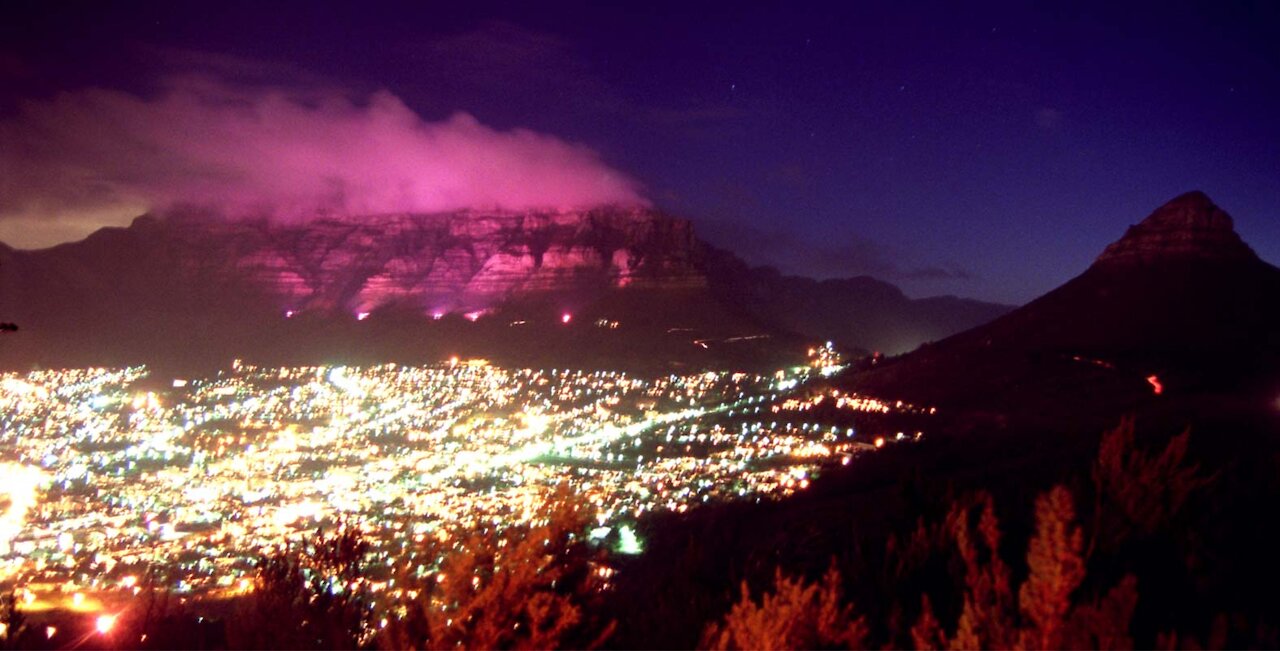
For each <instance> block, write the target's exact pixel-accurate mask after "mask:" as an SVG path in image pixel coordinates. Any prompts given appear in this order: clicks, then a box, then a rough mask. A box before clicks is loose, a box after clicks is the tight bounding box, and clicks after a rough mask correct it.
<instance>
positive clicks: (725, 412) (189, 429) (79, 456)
mask: <svg viewBox="0 0 1280 651" xmlns="http://www.w3.org/2000/svg"><path fill="white" fill-rule="evenodd" d="M819 368H823V367H799V368H795V369H790V370H787V371H779V372H778V373H777V374H769V375H755V374H746V373H727V372H706V373H699V374H695V375H682V376H675V375H672V376H666V377H659V378H640V377H635V376H631V375H628V374H626V373H617V372H604V371H600V372H584V371H568V370H555V369H545V370H534V369H523V370H511V369H503V368H498V367H495V366H492V365H490V364H488V363H486V362H484V361H483V360H458V359H456V358H455V359H452V360H450V361H449V362H448V363H445V364H442V365H438V366H429V367H405V366H396V365H385V366H378V367H370V368H353V367H340V366H339V367H325V366H318V367H301V368H257V367H253V366H247V365H243V364H236V365H234V366H233V367H232V369H230V370H229V371H225V372H222V373H219V374H218V375H216V376H214V377H208V378H197V379H179V380H172V381H171V382H166V383H165V385H167V388H158V387H161V386H162V385H161V384H160V383H158V382H157V381H156V380H157V378H152V377H149V372H148V371H147V369H145V368H138V367H135V368H124V369H85V370H67V371H42V372H37V373H31V374H28V375H23V376H18V375H8V376H0V427H2V429H0V454H2V455H3V456H2V457H0V458H4V459H7V460H8V461H6V462H5V463H6V465H4V466H3V467H0V473H2V474H0V476H2V477H3V478H4V479H3V482H4V483H3V485H2V488H3V490H4V491H5V493H6V494H7V495H8V496H9V498H8V500H9V503H10V505H11V506H10V508H9V510H8V511H6V512H5V513H4V515H3V518H0V536H3V537H2V539H0V542H2V543H3V544H4V545H5V546H6V547H5V548H3V549H0V572H2V574H0V578H3V579H4V582H5V585H6V586H24V587H23V590H24V591H25V592H24V593H23V594H24V595H31V596H32V599H34V598H35V594H36V593H37V592H38V593H40V597H41V599H42V601H43V603H45V605H47V606H57V605H62V606H65V607H71V608H75V609H85V610H90V611H95V610H99V609H100V608H101V607H103V606H102V603H104V602H103V598H104V595H105V596H107V597H110V596H112V595H115V596H121V595H134V594H138V592H139V591H140V590H141V586H139V585H138V578H137V577H138V576H141V575H144V574H146V573H147V571H148V570H154V569H156V568H160V569H162V570H163V572H161V573H160V575H162V576H167V577H170V578H169V581H170V584H169V585H167V586H165V587H168V588H170V589H173V590H176V591H178V592H196V593H204V594H211V593H212V594H235V593H239V592H244V591H245V590H248V589H250V587H251V583H250V581H249V577H251V575H252V571H253V565H254V561H255V559H256V555H257V554H258V552H259V551H260V550H262V549H264V548H271V547H275V546H278V545H280V544H282V543H283V542H285V541H288V540H295V539H298V538H300V537H304V536H306V535H308V534H310V533H311V532H314V531H315V529H316V528H317V527H318V526H324V525H325V524H326V523H332V522H334V521H336V520H338V519H343V520H346V521H348V522H353V523H356V524H357V526H359V527H360V528H361V529H362V531H363V533H364V534H365V536H366V537H367V538H368V539H369V540H370V541H371V543H372V549H373V551H372V552H371V555H372V563H373V566H374V567H382V568H384V569H385V576H376V575H375V576H372V577H370V579H369V587H370V589H373V590H375V591H378V590H385V591H386V592H387V593H388V594H392V595H393V596H394V593H395V591H396V590H397V589H396V588H395V579H394V578H392V577H393V575H394V573H395V572H394V570H403V569H404V568H403V566H402V565H401V564H402V563H403V562H404V559H405V558H408V557H409V556H410V555H411V554H410V552H411V550H412V549H414V548H415V545H416V543H421V542H422V541H423V540H424V539H425V537H427V536H433V537H443V538H445V539H448V538H449V537H451V536H453V534H454V533H455V532H456V531H457V530H459V529H473V528H488V527H498V528H502V527H505V526H510V525H512V524H517V523H523V522H528V521H529V520H530V518H532V517H533V516H534V514H536V513H537V512H538V511H539V508H540V507H541V505H542V504H543V503H544V501H545V500H546V498H547V496H548V494H549V493H550V492H552V491H553V490H555V487H556V486H558V485H560V484H562V483H565V482H568V483H569V484H570V485H571V486H572V487H573V489H574V490H575V492H576V493H577V494H578V495H579V496H580V498H581V499H584V500H586V501H587V502H589V503H590V505H591V507H592V509H593V511H594V512H595V513H597V514H598V516H597V517H598V523H597V525H598V529H597V530H607V531H611V532H613V534H612V536H613V538H611V540H614V542H613V543H612V544H614V545H615V547H616V548H617V549H619V550H620V551H624V552H635V551H638V550H640V549H641V548H642V543H641V541H640V540H639V539H638V538H637V537H636V536H635V533H634V530H633V529H631V528H630V525H629V523H631V522H634V521H635V520H636V519H638V518H641V517H644V516H645V515H646V514H648V513H652V512H654V511H659V510H674V511H685V510H687V509H689V508H691V507H694V506H696V505H699V504H703V503H707V502H710V501H717V500H727V499H761V498H764V497H772V496H784V495H787V494H790V493H791V492H793V491H795V490H801V489H804V488H806V487H807V486H808V485H809V482H810V480H811V478H812V476H813V474H814V472H815V471H817V470H818V469H820V468H821V467H822V466H823V465H824V464H828V463H839V462H841V461H843V462H846V463H847V462H848V459H849V458H850V456H852V455H853V454H855V453H857V452H858V451H860V450H865V449H871V448H872V444H870V443H868V442H864V441H860V440H858V439H857V437H856V436H855V433H854V430H853V428H851V427H850V428H837V427H832V426H827V425H822V424H819V423H813V422H807V423H806V422H798V421H797V420H796V419H791V420H789V421H787V422H781V423H780V422H777V421H766V420H763V419H764V418H766V417H768V416H770V415H772V414H773V412H774V410H775V408H776V407H777V406H778V405H781V404H790V402H792V401H794V400H795V398H794V397H793V396H794V394H790V393H788V391H790V390H791V389H793V388H795V387H797V386H804V383H805V382H807V381H808V380H809V379H811V378H814V377H817V375H818V369H819ZM428 570H429V567H427V566H426V565H423V566H420V567H417V568H416V571H418V572H424V571H428ZM375 574H376V573H375ZM86 595H88V596H86ZM104 617H107V616H106V615H104ZM99 624H100V627H101V626H106V627H107V628H110V626H111V625H113V624H114V619H102V620H100V621H99Z"/></svg>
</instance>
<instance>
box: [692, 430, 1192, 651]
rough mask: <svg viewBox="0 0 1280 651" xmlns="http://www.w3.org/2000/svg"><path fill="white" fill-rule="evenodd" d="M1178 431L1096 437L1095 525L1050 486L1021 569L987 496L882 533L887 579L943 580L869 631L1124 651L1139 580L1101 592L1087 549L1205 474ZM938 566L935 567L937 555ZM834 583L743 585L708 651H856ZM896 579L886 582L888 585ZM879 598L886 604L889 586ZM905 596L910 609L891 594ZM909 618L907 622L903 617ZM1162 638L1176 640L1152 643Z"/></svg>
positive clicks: (1137, 529)
mask: <svg viewBox="0 0 1280 651" xmlns="http://www.w3.org/2000/svg"><path fill="white" fill-rule="evenodd" d="M1187 439H1188V436H1187V435H1186V434H1183V435H1182V436H1179V437H1177V438H1175V439H1173V440H1172V441H1171V442H1170V443H1169V444H1168V445H1167V446H1166V447H1165V448H1164V450H1162V451H1161V452H1160V453H1158V454H1148V453H1146V452H1144V451H1141V450H1138V449H1136V448H1135V446H1134V443H1133V440H1134V436H1133V423H1132V421H1125V422H1123V423H1122V424H1121V425H1120V426H1119V427H1117V428H1116V429H1114V430H1112V431H1110V432H1108V433H1107V434H1106V435H1104V437H1103V440H1102V444H1101V446H1100V449H1099V454H1098V458H1097V460H1096V462H1095V464H1094V467H1093V472H1092V479H1093V489H1094V498H1095V499H1094V503H1095V508H1094V514H1093V515H1094V518H1093V520H1094V523H1095V524H1094V526H1093V529H1092V531H1089V532H1088V536H1089V537H1088V540H1090V541H1091V542H1090V544H1089V545H1088V546H1087V547H1086V544H1085V541H1086V531H1085V529H1084V527H1083V526H1082V525H1081V524H1080V522H1079V518H1078V516H1077V509H1076V499H1075V497H1074V496H1073V494H1072V491H1071V490H1070V489H1068V488H1067V486H1065V485H1061V484H1060V485H1057V486H1054V487H1053V488H1051V489H1050V490H1048V491H1047V492H1045V493H1043V494H1041V495H1040V496H1039V497H1038V498H1037V499H1036V500H1035V519H1034V523H1035V526H1034V533H1033V534H1032V536H1031V538H1030V541H1029V542H1028V544H1027V548H1026V552H1025V561H1026V564H1025V568H1026V570H1025V576H1024V578H1023V579H1022V580H1021V582H1020V583H1015V581H1014V571H1013V570H1012V569H1011V567H1010V565H1009V564H1007V563H1006V562H1005V560H1004V559H1003V558H1002V556H1001V545H1002V542H1003V540H1002V532H1001V528H1000V522H999V519H998V517H997V516H996V510H995V504H994V499H993V498H992V496H991V495H990V494H989V493H986V492H977V493H974V494H971V495H969V496H967V497H965V498H962V499H960V500H957V501H956V502H955V503H953V504H952V506H951V509H950V511H949V513H948V515H947V516H946V518H945V520H944V521H943V522H941V523H934V524H932V525H926V524H925V523H924V522H923V521H921V522H920V523H919V524H918V526H917V528H916V530H915V532H914V533H913V535H912V536H911V537H910V538H909V540H908V542H907V544H906V545H905V546H899V545H898V544H897V541H896V540H891V542H890V545H889V553H888V555H887V565H888V566H889V567H888V569H887V576H889V577H896V579H898V580H900V584H901V585H913V584H915V583H913V582H912V581H908V580H906V579H908V578H910V576H911V575H912V574H919V573H921V572H928V571H929V570H928V568H929V567H930V566H932V567H934V568H937V567H939V566H941V567H944V568H947V569H946V570H945V572H946V575H947V576H949V577H951V578H950V579H948V580H944V581H941V582H938V581H934V582H933V583H932V584H933V585H937V584H938V583H942V584H943V585H944V586H945V587H944V588H943V589H941V590H939V589H935V590H933V591H932V592H930V591H928V590H926V591H924V593H923V594H916V595H914V596H911V595H898V596H897V598H898V599H899V600H900V602H899V603H898V604H897V605H896V606H895V608H894V609H893V612H895V613H899V614H900V613H904V612H909V611H914V612H916V613H917V615H916V616H915V618H914V620H910V619H904V618H902V617H895V618H894V619H893V621H889V622H881V623H880V626H879V627H878V629H879V630H880V631H881V632H882V634H883V635H884V636H885V640H884V641H883V644H885V645H887V646H890V647H900V646H913V647H915V648H917V649H952V650H955V651H962V650H971V649H989V648H996V649H1061V648H1071V649H1077V648H1078V649H1127V648H1133V646H1134V641H1133V639H1132V637H1131V634H1130V631H1131V624H1132V620H1133V617H1134V612H1135V609H1136V608H1137V604H1138V580H1137V578H1136V577H1135V576H1134V575H1133V574H1132V573H1126V574H1124V575H1123V576H1122V577H1121V578H1120V579H1119V580H1118V581H1115V582H1114V583H1112V584H1110V585H1107V586H1105V587H1103V586H1101V585H1100V581H1099V580H1097V578H1094V579H1093V580H1090V579H1091V577H1090V576H1089V570H1088V568H1089V561H1090V555H1091V554H1092V553H1093V552H1094V550H1095V549H1096V548H1101V547H1105V548H1108V549H1116V548H1119V547H1122V546H1124V545H1126V544H1128V543H1129V542H1131V541H1132V540H1133V539H1135V538H1138V537H1141V536H1150V535H1154V534H1157V533H1158V532H1160V531H1161V530H1163V529H1164V528H1165V527H1167V526H1168V525H1169V523H1170V522H1171V521H1172V520H1173V519H1174V518H1176V517H1177V516H1178V513H1179V511H1180V510H1181V508H1182V507H1183V505H1184V504H1185V503H1186V501H1187V499H1188V497H1189V496H1190V495H1192V494H1193V493H1194V492H1195V491H1197V490H1199V489H1200V488H1203V487H1204V486H1206V485H1207V484H1208V482H1209V481H1210V480H1208V479H1205V478H1203V477H1202V476H1200V474H1199V472H1198V469H1197V468H1196V467H1195V466H1193V465H1189V464H1186V463H1185V454H1186V449H1187ZM939 561H941V562H939ZM842 584H843V579H842V577H841V576H840V574H839V572H838V571H837V570H836V569H835V566H834V563H833V565H832V568H831V569H830V570H828V572H827V574H826V576H825V577H824V579H823V581H822V583H821V586H819V585H811V584H806V583H804V581H803V579H795V578H789V577H786V576H784V575H783V574H782V572H781V570H778V571H777V575H776V579H775V582H774V587H773V590H772V592H768V593H765V594H764V595H763V596H762V597H761V599H760V600H759V601H752V600H751V599H750V594H749V591H748V588H747V586H746V584H745V582H744V584H743V587H742V591H743V593H742V599H741V601H739V602H738V603H737V604H736V605H734V606H733V608H732V610H730V611H729V613H728V614H727V615H726V616H725V617H724V619H723V621H721V622H719V623H716V624H712V625H710V626H709V627H708V628H707V630H706V632H705V634H704V644H706V645H711V646H715V647H716V648H738V649H753V648H759V649H802V648H833V647H837V646H842V647H847V648H863V647H865V646H867V645H868V642H869V641H870V638H871V636H870V635H869V633H868V631H869V628H870V627H868V625H867V622H866V617H865V616H857V617H856V618H855V617H854V609H853V606H852V605H851V604H845V603H842V602H841V601H840V598H839V594H840V587H841V585H842ZM894 584H899V581H897V580H895V581H893V582H892V583H891V586H892V585H894ZM883 596H884V597H885V598H888V599H893V598H894V596H895V595H894V594H893V591H892V590H890V589H885V590H883ZM903 599H906V600H910V599H915V600H916V601H917V602H918V604H919V605H918V607H912V606H913V605H914V604H903V603H901V600H903ZM938 602H944V603H959V604H960V606H959V614H958V615H956V616H954V618H947V619H949V620H950V623H949V624H947V623H944V621H943V620H944V618H943V617H941V616H940V614H939V613H938V611H937V610H936V609H935V604H936V603H938ZM907 621H910V622H911V624H910V625H909V626H908V625H907V624H906V623H904V622H907ZM1161 639H1162V640H1163V641H1165V642H1167V643H1172V642H1174V641H1176V639H1177V638H1176V636H1174V635H1166V636H1162V638H1161Z"/></svg>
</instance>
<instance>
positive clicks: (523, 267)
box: [0, 207, 1006, 366]
mask: <svg viewBox="0 0 1280 651" xmlns="http://www.w3.org/2000/svg"><path fill="white" fill-rule="evenodd" d="M1005 309H1006V308H1004V307H1003V306H995V305H990V304H985V303H980V302H977V301H964V300H962V299H926V300H919V301H917V300H912V299H910V298H907V297H906V296H905V295H903V294H902V293H901V291H900V290H898V289H897V288H896V287H894V286H892V285H889V284H888V283H884V282H882V281H877V280H874V279H870V278H858V279H849V280H847V281H837V282H832V281H827V282H823V283H815V282H814V281H810V280H808V279H802V278H793V277H784V276H780V275H778V274H777V273H776V272H772V271H770V270H768V269H764V268H751V267H748V266H747V265H745V264H743V263H742V262H741V261H739V260H737V258H736V257H734V256H733V255H732V254H731V253H728V252H724V251H717V250H715V249H713V248H711V247H710V246H708V245H706V244H705V243H703V242H701V241H700V240H699V239H698V238H697V237H695V235H694V233H693V229H692V226H691V224H690V223H689V222H688V221H687V220H684V219H680V218H676V217H671V216H669V215H665V214H663V213H661V212H658V211H654V210H649V209H639V208H623V207H599V208H593V209H590V210H582V211H565V212H554V211H546V212H537V211H530V212H519V213H516V212H503V211H474V210H473V211H460V212H451V213H441V214H394V215H375V216H364V217H358V218H355V217H328V216H320V217H317V218H315V219H312V220H309V221H306V222H296V223H290V222H273V221H266V220H225V219H219V218H216V217H211V216H208V215H202V214H198V213H179V214H172V215H168V216H166V217H164V218H160V217H153V216H144V217H140V218H138V219H137V220H135V221H134V223H133V224H131V225H130V226H129V227H127V228H108V229H102V230H100V231H98V232H96V233H94V234H92V235H90V236H89V237H88V238H86V239H85V240H82V241H80V242H73V243H67V244H63V245H59V246H56V247H53V248H50V249H45V250H38V251H18V250H13V249H10V248H8V247H3V246H0V314H3V315H4V316H5V318H6V320H13V321H16V322H18V323H20V324H22V326H23V328H24V332H25V333H27V334H26V335H24V337H23V339H24V341H23V343H22V344H21V345H18V343H17V341H16V340H11V341H13V342H14V343H11V344H10V346H9V349H8V350H2V349H0V363H3V364H7V365H9V366H13V365H15V364H17V365H19V366H20V365H22V364H30V363H71V362H69V361H64V362H54V360H55V358H61V357H63V356H65V355H64V353H65V352H66V350H67V349H68V348H69V347H77V346H78V347H79V348H80V349H81V352H80V354H78V356H77V357H76V360H77V361H76V363H81V364H83V363H98V362H94V361H92V360H94V359H97V353H98V351H116V353H113V354H111V355H107V356H106V357H104V359H110V360H111V361H112V363H119V362H127V361H128V360H130V359H132V358H134V357H136V356H138V355H139V354H144V355H148V356H153V355H157V354H159V353H155V352H153V351H152V348H153V347H154V346H153V344H155V345H159V344H160V343H164V342H168V343H170V344H171V346H170V349H173V350H178V349H181V348H182V347H183V346H187V347H190V346H192V345H195V346H203V347H205V348H208V349H209V351H211V352H210V354H211V355H212V354H213V352H214V351H215V349H218V346H222V349H218V350H219V351H220V352H218V354H220V355H222V356H227V355H234V354H236V353H235V351H236V350H239V349H240V348H244V349H266V348H267V346H268V344H267V343H266V342H268V341H274V342H275V343H274V344H272V346H274V348H272V349H271V350H270V351H268V352H272V353H274V352H275V350H277V349H286V348H287V349H291V350H294V349H296V350H298V351H299V353H298V355H296V356H295V357H292V358H291V359H295V358H296V359H298V360H305V359H307V358H308V355H309V353H307V354H304V353H306V351H311V350H312V348H313V347H312V346H311V342H313V341H317V342H318V341H320V340H321V339H323V340H324V342H323V345H321V344H317V345H316V347H314V352H316V354H320V352H322V351H336V352H334V354H338V353H342V352H344V351H347V350H350V349H357V348H361V349H367V350H369V351H370V353H369V354H368V355H367V356H366V357H365V358H362V359H370V360H372V359H383V358H385V359H387V360H388V361H392V360H398V359H401V358H402V353H403V352H404V351H427V350H432V351H435V350H437V349H439V350H444V349H445V348H446V347H448V346H451V345H452V343H453V342H455V341H462V340H466V339H467V338H468V337H472V338H474V337H473V335H474V336H479V335H477V333H479V332H480V330H481V329H483V328H486V327H490V326H492V327H493V328H499V327H500V328H507V324H527V325H528V326H529V327H532V326H534V325H537V326H538V327H543V326H547V325H551V326H558V325H561V323H560V322H561V319H562V318H564V317H568V318H569V319H576V320H577V321H578V322H585V323H596V322H601V323H605V324H614V325H610V326H609V327H616V326H621V330H620V331H619V332H618V333H617V334H616V336H615V337H614V338H615V339H617V340H618V341H617V342H615V344H616V345H615V344H609V345H608V346H605V345H604V344H602V347H601V348H600V350H604V349H605V348H609V347H612V348H615V349H617V350H619V351H624V352H625V354H626V355H627V356H628V357H629V358H634V357H637V356H639V353H638V352H636V350H635V349H638V348H639V347H640V346H639V345H638V343H637V342H641V341H644V342H648V343H647V344H646V345H652V346H657V347H659V348H664V349H669V352H670V355H668V356H667V357H668V359H669V360H680V359H682V358H683V357H685V352H687V351H688V350H690V349H692V351H693V353H695V356H697V355H703V353H702V351H704V350H707V349H709V348H710V347H711V346H712V345H713V342H715V341H737V342H741V341H755V342H760V341H770V342H773V344H772V345H774V347H775V348H787V349H788V350H791V349H795V350H804V346H803V345H802V342H801V340H802V339H808V340H810V341H813V340H835V341H838V342H840V343H842V344H844V345H846V346H850V347H860V348H864V349H867V350H881V349H885V348H886V347H888V348H889V350H890V352H895V351H897V350H902V349H907V348H910V347H914V346H915V345H918V344H919V343H920V342H922V341H929V340H932V339H938V338H941V337H943V336H945V335H947V334H950V333H951V332H954V331H955V330H957V329H959V328H962V327H965V326H968V325H974V324H976V323H980V322H982V321H984V320H987V319H989V318H992V317H994V316H996V315H998V314H1000V313H1002V312H1003V311H1004V310H1005ZM366 319H367V320H368V322H369V323H368V324H362V325H368V327H364V328H363V329H359V328H357V329H350V330H346V329H345V328H348V327H349V326H351V327H354V326H353V324H355V322H357V321H360V322H364V321H365V320H366ZM451 320H454V321H457V322H459V323H465V322H466V321H471V322H474V323H475V325H474V326H473V327H471V329H470V330H466V329H462V330H457V331H454V330H450V328H455V327H461V326H449V327H443V326H442V328H443V329H441V328H437V329H435V330H433V329H432V328H431V326H430V324H432V323H434V322H437V321H441V322H449V321H451ZM286 322H287V323H293V324H294V325H287V323H286ZM297 322H306V323H307V324H309V326H308V327H306V328H304V327H303V326H301V325H297ZM379 323H381V324H383V326H379V325H377V324H379ZM390 323H394V324H395V327H394V328H393V329H392V330H387V331H378V332H377V333H376V334H375V330H376V329H377V328H380V327H384V326H386V324H390ZM343 324H347V325H343ZM386 327H390V326H386ZM335 328H336V329H335ZM322 331H323V332H325V333H327V334H324V335H323V336H321V335H320V334H318V333H320V332H322ZM339 332H340V334H339ZM522 332H523V334H521V333H516V332H515V331H510V330H502V329H498V330H493V331H488V330H486V331H485V332H484V333H483V337H481V339H483V341H480V340H479V339H477V340H476V345H475V346H473V347H472V349H473V350H475V351H476V352H477V354H483V355H487V354H489V353H487V352H486V351H487V350H489V349H492V348H495V346H496V347H497V348H502V349H504V350H509V349H510V348H511V347H512V346H514V345H515V344H511V346H508V341H507V340H510V341H516V340H519V339H521V338H525V339H538V338H539V337H541V336H542V335H539V336H533V335H531V334H530V333H531V332H532V331H531V330H525V331H522ZM548 332H552V333H554V334H547V333H548ZM542 334H543V335H546V336H555V337H560V336H561V335H564V334H565V333H564V329H563V328H559V329H555V330H549V331H546V332H543V333H542ZM595 334H599V333H595ZM517 335H518V336H517ZM344 337H346V338H348V340H346V341H344V339H343V338H344ZM627 338H630V339H631V340H632V341H631V342H627V341H625V340H626V339H627ZM570 341H571V338H567V339H566V351H567V352H566V353H565V354H566V355H570V356H571V355H574V354H576V353H578V352H580V351H577V350H576V349H575V348H574V347H573V346H571V345H569V344H570ZM214 342H222V343H221V344H218V345H214ZM388 342H395V343H394V345H390V344H389V343H388ZM784 342H790V343H784ZM491 344H493V345H491ZM388 345H390V348H387V352H386V354H385V355H383V354H381V353H377V351H379V350H383V348H384V347H385V346H388ZM525 347H526V348H527V345H526V346H525ZM517 352H518V351H517ZM324 354H325V355H329V354H330V353H327V352H326V353H324ZM584 354H585V353H584ZM413 355H415V357H414V359H418V358H419V357H420V356H422V355H426V353H425V352H422V353H416V352H415V353H413ZM6 358H8V360H9V361H6ZM597 361H598V362H600V363H607V362H608V359H607V356H604V357H601V358H600V359H598V360H597ZM104 363H105V362H104Z"/></svg>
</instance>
